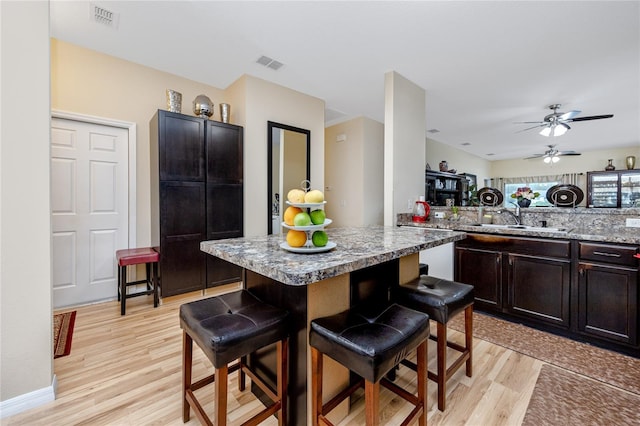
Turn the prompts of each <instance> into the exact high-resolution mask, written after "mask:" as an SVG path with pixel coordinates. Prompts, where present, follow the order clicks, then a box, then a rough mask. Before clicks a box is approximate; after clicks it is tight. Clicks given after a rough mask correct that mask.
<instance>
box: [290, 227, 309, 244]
mask: <svg viewBox="0 0 640 426" xmlns="http://www.w3.org/2000/svg"><path fill="white" fill-rule="evenodd" d="M306 242H307V233H306V232H304V231H294V230H289V232H287V244H289V246H290V247H302V246H303V245H305V243H306Z"/></svg>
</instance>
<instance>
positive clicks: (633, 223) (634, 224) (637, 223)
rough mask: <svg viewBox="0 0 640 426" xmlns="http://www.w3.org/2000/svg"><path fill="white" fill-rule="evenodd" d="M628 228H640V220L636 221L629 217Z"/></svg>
mask: <svg viewBox="0 0 640 426" xmlns="http://www.w3.org/2000/svg"><path fill="white" fill-rule="evenodd" d="M627 227H629V228H640V219H635V218H631V217H628V218H627Z"/></svg>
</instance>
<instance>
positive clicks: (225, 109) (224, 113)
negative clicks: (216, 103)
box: [220, 104, 231, 123]
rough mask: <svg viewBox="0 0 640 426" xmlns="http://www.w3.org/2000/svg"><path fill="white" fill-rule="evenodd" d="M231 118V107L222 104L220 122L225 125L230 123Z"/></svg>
mask: <svg viewBox="0 0 640 426" xmlns="http://www.w3.org/2000/svg"><path fill="white" fill-rule="evenodd" d="M230 116H231V105H229V104H220V120H221V121H222V122H223V123H228V122H229V117H230Z"/></svg>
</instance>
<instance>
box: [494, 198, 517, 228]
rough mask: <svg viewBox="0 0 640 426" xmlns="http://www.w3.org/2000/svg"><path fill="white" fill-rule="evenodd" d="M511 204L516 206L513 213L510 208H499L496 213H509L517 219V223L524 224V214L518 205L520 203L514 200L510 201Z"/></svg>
mask: <svg viewBox="0 0 640 426" xmlns="http://www.w3.org/2000/svg"><path fill="white" fill-rule="evenodd" d="M510 203H511V204H513V205H514V206H516V212H515V213H512V212H511V211H509V210H502V209H501V210H498V211H497V212H496V213H498V214H502V213H507V214H509V215H511V216H512V217H513V218H514V219H515V220H516V225H522V216H521V215H520V206H519V205H518V203H514V202H513V201H511V202H510Z"/></svg>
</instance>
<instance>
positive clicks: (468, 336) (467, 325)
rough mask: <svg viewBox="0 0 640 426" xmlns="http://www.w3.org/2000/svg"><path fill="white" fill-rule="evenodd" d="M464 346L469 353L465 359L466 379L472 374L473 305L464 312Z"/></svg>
mask: <svg viewBox="0 0 640 426" xmlns="http://www.w3.org/2000/svg"><path fill="white" fill-rule="evenodd" d="M464 346H465V349H466V350H468V351H469V359H467V365H466V370H467V377H471V375H472V374H473V361H472V360H473V305H469V306H467V307H466V308H465V310H464Z"/></svg>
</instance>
